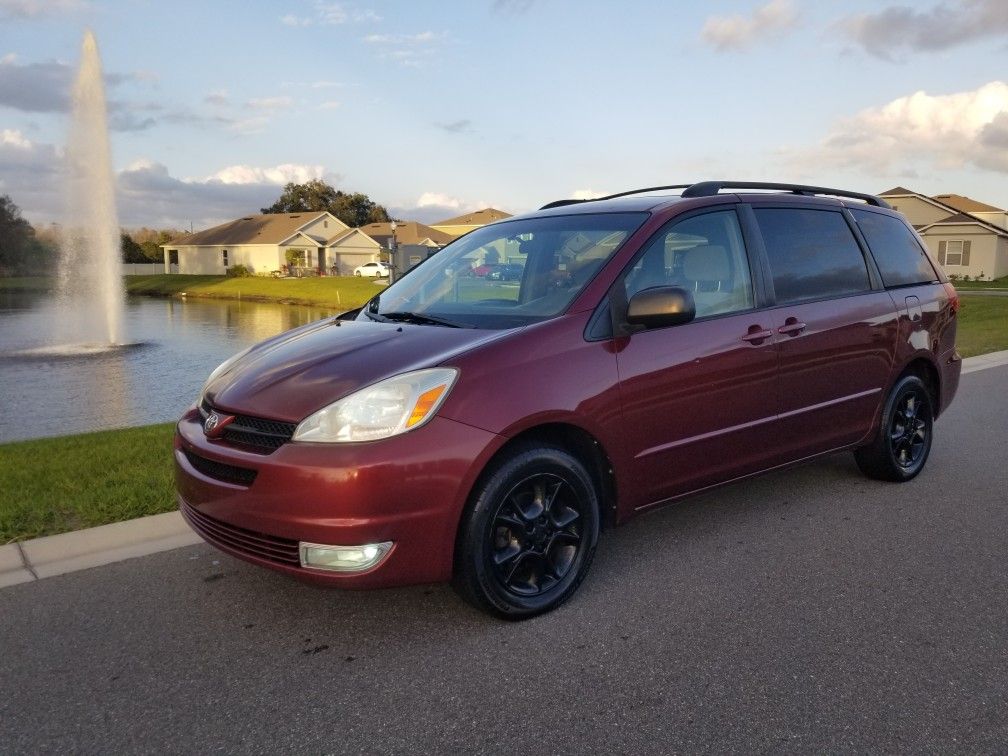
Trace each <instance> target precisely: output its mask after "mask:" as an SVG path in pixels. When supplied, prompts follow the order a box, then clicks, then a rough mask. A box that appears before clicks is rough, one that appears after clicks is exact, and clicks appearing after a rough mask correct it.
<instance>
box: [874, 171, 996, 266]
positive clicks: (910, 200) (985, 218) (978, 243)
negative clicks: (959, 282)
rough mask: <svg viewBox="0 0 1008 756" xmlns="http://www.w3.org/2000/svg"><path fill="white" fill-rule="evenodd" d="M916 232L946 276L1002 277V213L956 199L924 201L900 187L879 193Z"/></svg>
mask: <svg viewBox="0 0 1008 756" xmlns="http://www.w3.org/2000/svg"><path fill="white" fill-rule="evenodd" d="M879 196H881V197H884V198H885V199H886V201H887V202H889V204H890V205H892V206H893V208H894V209H896V210H899V211H900V212H901V213H903V215H904V216H905V217H906V219H907V220H908V221H910V223H911V224H912V225H913V227H914V228H915V229H917V233H919V234H920V235H921V238H922V239H924V242H925V244H927V246H928V248H929V249H930V250H931V252H932V253H933V254H934V256H935V257H936V258H937V259H938V262H939V263H940V264H941V266H942V268H944V270H945V273H946V274H947V275H949V276H955V277H958V278H964V277H967V276H968V277H969V278H971V279H980V280H984V281H989V280H991V279H992V278H1001V277H1003V276H1008V212H1006V211H1005V210H1002V209H1000V208H998V207H995V206H993V205H988V204H986V203H984V202H978V201H977V200H974V199H970V198H969V197H964V196H962V195H960V194H937V195H935V196H933V197H929V196H927V195H925V194H920V193H919V192H915V191H913V190H911V189H907V188H905V187H902V186H898V187H895V188H893V189H890V190H888V191H885V192H882V193H881V195H879Z"/></svg>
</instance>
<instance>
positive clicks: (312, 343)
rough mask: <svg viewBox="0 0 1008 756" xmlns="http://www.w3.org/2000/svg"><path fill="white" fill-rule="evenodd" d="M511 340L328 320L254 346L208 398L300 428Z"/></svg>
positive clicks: (218, 405)
mask: <svg viewBox="0 0 1008 756" xmlns="http://www.w3.org/2000/svg"><path fill="white" fill-rule="evenodd" d="M507 333H508V331H487V330H478V329H473V328H446V327H443V326H429V325H412V324H408V323H401V324H400V323H377V322H366V321H355V320H351V321H347V320H343V321H341V320H335V319H331V320H324V321H320V322H318V323H312V324H309V325H307V326H303V327H301V328H296V329H294V330H293V331H288V332H286V333H283V334H281V335H279V336H276V337H274V338H272V339H269V340H267V341H264V342H262V343H260V344H257V345H255V346H254V347H252V349H251V350H249V352H248V353H247V354H245V355H243V356H242V357H241V358H240V359H238V360H237V361H236V362H235V363H234V365H232V366H231V367H230V368H229V369H228V370H227V371H226V372H224V373H223V374H222V375H219V376H217V377H216V378H215V379H214V380H213V381H211V382H210V384H209V385H208V386H207V389H206V392H205V394H204V397H205V398H206V400H207V401H208V402H209V403H210V404H211V405H212V406H213V407H214V408H215V409H220V410H223V411H225V412H231V413H234V414H241V415H251V416H254V417H264V418H270V419H273V420H280V421H283V422H289V423H299V422H301V421H302V420H303V419H304V418H306V417H308V416H309V415H310V414H312V413H313V412H315V411H317V410H319V409H321V408H322V407H325V406H327V405H329V404H331V403H333V402H335V401H336V400H337V399H342V398H343V397H344V396H347V395H348V394H351V393H353V392H354V391H356V390H357V389H359V388H363V387H364V386H368V385H370V384H372V383H375V382H377V381H380V380H382V379H384V378H388V377H391V376H393V375H399V374H400V373H406V372H409V371H411V370H419V369H421V368H427V367H433V366H435V365H440V364H443V363H444V362H445V361H447V360H451V359H452V358H453V357H455V356H457V355H459V354H462V353H463V352H466V351H468V350H470V349H473V348H474V347H477V346H480V345H482V344H486V343H488V342H490V341H494V340H496V339H498V338H501V337H502V336H504V335H506V334H507Z"/></svg>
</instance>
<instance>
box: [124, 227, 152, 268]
mask: <svg viewBox="0 0 1008 756" xmlns="http://www.w3.org/2000/svg"><path fill="white" fill-rule="evenodd" d="M119 245H120V247H121V248H122V261H123V262H125V263H149V262H150V261H151V260H150V258H149V257H147V255H145V254H144V251H143V250H142V249H141V248H140V245H139V244H137V243H136V242H135V241H133V237H132V236H130V235H129V234H127V233H126V232H125V231H124V232H122V233H121V234H119Z"/></svg>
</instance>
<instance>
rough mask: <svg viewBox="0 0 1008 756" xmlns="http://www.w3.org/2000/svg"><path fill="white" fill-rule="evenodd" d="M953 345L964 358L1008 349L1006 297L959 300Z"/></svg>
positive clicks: (1007, 305)
mask: <svg viewBox="0 0 1008 756" xmlns="http://www.w3.org/2000/svg"><path fill="white" fill-rule="evenodd" d="M959 301H960V302H961V305H962V306H961V307H960V309H959V330H958V332H957V337H956V344H957V345H958V347H959V353H960V354H962V356H963V357H975V356H976V355H978V354H986V353H987V352H999V351H1001V350H1002V349H1008V297H984V296H979V295H976V296H969V295H966V296H962V297H960V298H959Z"/></svg>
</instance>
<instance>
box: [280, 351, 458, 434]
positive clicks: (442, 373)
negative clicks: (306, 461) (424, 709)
mask: <svg viewBox="0 0 1008 756" xmlns="http://www.w3.org/2000/svg"><path fill="white" fill-rule="evenodd" d="M457 378H458V370H456V369H455V368H431V369H429V370H417V371H415V372H412V373H404V374H403V375H397V376H393V377H392V378H386V379H385V380H384V381H379V382H378V383H375V384H374V385H372V386H368V387H367V388H363V389H361V390H360V391H357V392H355V393H353V394H350V396H346V397H343V398H342V399H340V400H339V401H338V402H333V403H332V404H330V405H329V406H328V407H324V408H322V409H320V410H319V411H318V412H316V413H315V414H314V415H311V416H310V417H308V418H306V419H305V420H304V421H302V423H301V424H300V425H299V426H298V427H297V430H295V431H294V437H293V440H294V441H313V442H320V443H348V442H354V441H374V440H376V439H379V438H388V437H389V436H397V435H399V434H400V433H406V432H407V431H411V430H414V429H415V428H419V427H420V426H421V425H423V424H424V423H426V422H427V421H428V420H430V419H431V418H432V417H434V414H435V413H436V412H437V411H438V408H439V407H440V406H441V405H442V404H443V403H444V400H445V399H446V398H447V396H448V392H449V391H451V387H452V386H453V385H454V384H455V381H456V379H457Z"/></svg>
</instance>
